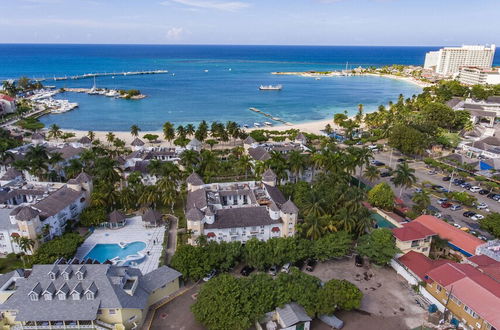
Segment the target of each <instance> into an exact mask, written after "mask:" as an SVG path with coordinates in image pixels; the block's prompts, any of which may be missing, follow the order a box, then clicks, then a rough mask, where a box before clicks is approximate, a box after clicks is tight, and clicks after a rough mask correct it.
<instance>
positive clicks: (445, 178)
mask: <svg viewBox="0 0 500 330" xmlns="http://www.w3.org/2000/svg"><path fill="white" fill-rule="evenodd" d="M450 180H451V176H445V177H443V181H450Z"/></svg>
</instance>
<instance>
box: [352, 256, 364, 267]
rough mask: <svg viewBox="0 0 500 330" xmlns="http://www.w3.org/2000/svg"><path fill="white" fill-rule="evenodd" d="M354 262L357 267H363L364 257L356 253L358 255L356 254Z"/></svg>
mask: <svg viewBox="0 0 500 330" xmlns="http://www.w3.org/2000/svg"><path fill="white" fill-rule="evenodd" d="M354 264H355V265H356V267H363V257H362V256H360V255H359V254H356V256H354Z"/></svg>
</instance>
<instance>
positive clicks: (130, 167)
mask: <svg viewBox="0 0 500 330" xmlns="http://www.w3.org/2000/svg"><path fill="white" fill-rule="evenodd" d="M183 150H184V149H182V148H145V149H141V150H136V151H133V152H132V153H131V154H130V155H128V156H127V157H126V158H125V159H123V160H122V159H120V160H118V162H119V163H120V166H121V168H122V170H123V174H124V176H125V178H127V177H128V176H129V175H130V174H132V173H134V172H137V173H140V174H141V178H142V183H144V184H145V185H153V184H155V183H156V181H157V180H158V178H157V177H156V175H154V174H151V173H150V171H149V164H151V162H152V161H159V162H172V163H175V164H177V163H178V162H179V160H180V154H181V153H182V151H183Z"/></svg>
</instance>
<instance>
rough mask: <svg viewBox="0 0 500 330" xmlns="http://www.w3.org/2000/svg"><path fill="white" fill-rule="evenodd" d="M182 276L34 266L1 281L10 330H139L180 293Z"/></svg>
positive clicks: (0, 306) (1, 305) (0, 307)
mask: <svg viewBox="0 0 500 330" xmlns="http://www.w3.org/2000/svg"><path fill="white" fill-rule="evenodd" d="M180 276H181V274H180V273H179V272H177V271H176V270H174V269H171V268H169V267H166V266H163V267H160V268H158V269H156V270H154V271H152V272H150V273H148V274H146V275H143V274H142V273H141V271H140V270H138V269H135V268H129V267H118V266H113V265H109V264H78V263H77V264H73V263H72V264H66V263H56V264H54V265H34V266H33V269H31V270H26V271H23V270H18V271H13V272H10V273H8V274H5V275H2V276H0V311H1V313H2V320H1V321H0V324H1V325H2V326H3V328H4V329H97V330H105V329H138V328H140V327H141V326H142V324H143V322H144V320H145V318H146V315H147V313H148V309H149V307H150V306H152V305H154V304H156V303H158V302H160V301H162V300H163V299H165V298H166V297H168V296H171V295H172V294H174V293H175V292H176V291H178V290H179V277H180Z"/></svg>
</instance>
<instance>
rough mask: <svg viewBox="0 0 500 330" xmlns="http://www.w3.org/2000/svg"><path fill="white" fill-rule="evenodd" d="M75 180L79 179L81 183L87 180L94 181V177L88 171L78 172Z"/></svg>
mask: <svg viewBox="0 0 500 330" xmlns="http://www.w3.org/2000/svg"><path fill="white" fill-rule="evenodd" d="M75 180H76V181H78V182H79V183H85V182H89V181H92V177H91V176H90V175H88V174H87V173H85V172H82V173H80V174H78V176H77V177H76V178H75Z"/></svg>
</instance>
